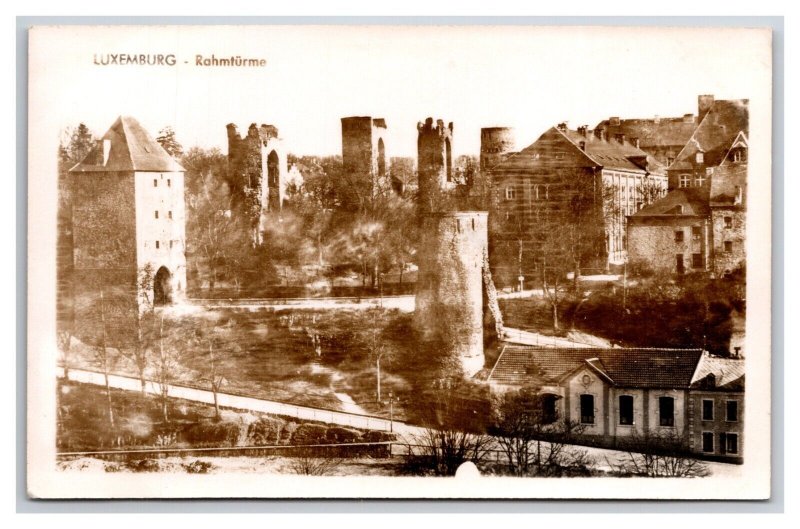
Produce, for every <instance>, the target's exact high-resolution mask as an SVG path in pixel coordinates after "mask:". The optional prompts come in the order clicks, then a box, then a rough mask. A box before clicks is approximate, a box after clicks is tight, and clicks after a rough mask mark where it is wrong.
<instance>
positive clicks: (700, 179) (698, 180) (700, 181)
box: [694, 175, 706, 187]
mask: <svg viewBox="0 0 800 529" xmlns="http://www.w3.org/2000/svg"><path fill="white" fill-rule="evenodd" d="M705 183H706V177H705V176H703V175H697V176H696V177H695V178H694V186H695V187H703V186H704V185H705Z"/></svg>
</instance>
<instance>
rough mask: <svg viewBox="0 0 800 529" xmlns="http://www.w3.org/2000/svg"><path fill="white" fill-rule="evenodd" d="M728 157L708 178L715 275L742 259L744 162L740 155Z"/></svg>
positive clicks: (745, 205)
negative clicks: (735, 159) (736, 157)
mask: <svg viewBox="0 0 800 529" xmlns="http://www.w3.org/2000/svg"><path fill="white" fill-rule="evenodd" d="M734 148H740V147H734ZM744 149H746V147H744ZM728 158H729V160H730V161H726V162H724V163H723V164H722V165H720V166H719V167H718V168H717V169H716V171H715V173H714V175H713V176H712V177H711V188H710V189H709V198H708V207H709V210H710V214H711V215H710V219H711V235H712V237H711V240H712V250H711V253H712V263H713V266H712V270H713V272H714V274H715V275H716V276H717V277H722V276H725V275H727V274H729V273H731V272H732V271H734V270H736V269H737V268H739V267H742V266H743V265H744V263H745V260H746V255H745V227H746V225H747V222H746V221H747V162H746V161H745V159H744V158H743V157H739V160H740V161H732V158H733V157H730V156H729V157H728Z"/></svg>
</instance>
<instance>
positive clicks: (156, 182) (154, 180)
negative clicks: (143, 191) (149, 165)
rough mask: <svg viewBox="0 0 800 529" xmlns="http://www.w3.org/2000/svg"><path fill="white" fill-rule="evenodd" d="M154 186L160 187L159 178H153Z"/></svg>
mask: <svg viewBox="0 0 800 529" xmlns="http://www.w3.org/2000/svg"><path fill="white" fill-rule="evenodd" d="M153 187H158V179H156V178H153Z"/></svg>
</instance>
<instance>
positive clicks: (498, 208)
mask: <svg viewBox="0 0 800 529" xmlns="http://www.w3.org/2000/svg"><path fill="white" fill-rule="evenodd" d="M491 177H492V185H493V192H494V194H495V196H494V197H493V206H494V208H493V209H494V211H493V215H491V216H490V224H491V226H490V245H491V250H492V251H491V253H490V255H491V256H492V260H493V270H492V272H493V275H494V276H495V278H497V279H499V283H501V284H502V285H503V286H509V285H513V286H517V285H518V284H522V285H523V286H525V285H524V282H525V281H526V280H527V281H530V280H531V279H532V278H534V277H537V276H538V274H539V267H540V266H542V257H543V256H546V255H548V254H549V255H550V256H551V257H552V254H553V252H554V250H553V249H552V248H548V247H547V244H548V241H552V239H553V238H554V234H555V233H557V232H558V231H559V230H561V231H565V230H566V227H568V226H574V227H575V228H577V229H575V230H572V233H573V234H574V235H575V237H579V238H580V241H578V244H576V245H575V247H576V248H578V252H576V253H579V255H578V258H579V261H580V265H581V267H582V268H583V269H584V270H585V271H594V272H597V271H605V270H606V269H607V268H608V267H609V266H610V265H614V264H622V263H624V261H625V258H626V252H625V218H626V216H627V215H631V214H633V213H634V212H635V211H637V210H639V209H640V208H642V207H643V206H644V205H645V204H648V203H649V202H652V201H653V200H655V199H656V198H658V197H660V196H662V195H663V194H664V193H665V192H666V189H667V178H666V173H665V168H664V166H663V165H662V164H660V163H659V162H658V160H656V159H655V158H654V157H653V156H652V155H650V154H648V153H646V152H644V151H642V150H641V149H639V148H637V147H636V146H635V145H633V144H632V143H630V141H628V140H626V139H625V138H623V137H621V136H618V137H616V138H609V137H608V136H606V134H605V132H604V131H602V130H595V131H592V130H589V129H588V127H585V126H584V127H579V128H578V129H577V130H571V129H569V128H568V127H567V126H566V124H564V123H562V124H560V125H558V126H556V127H552V128H550V129H549V130H547V131H546V132H545V133H544V134H542V135H541V136H540V137H539V139H537V140H536V141H535V142H534V143H532V144H531V145H529V146H528V147H526V148H525V149H523V150H522V151H520V152H518V153H514V154H511V155H509V156H508V157H507V158H506V159H505V160H504V161H502V162H500V163H499V164H497V165H495V166H494V167H492V169H491ZM556 238H557V239H561V240H564V241H567V240H568V239H569V234H568V233H567V234H566V235H564V237H563V238H562V237H561V236H556ZM518 280H519V283H517V281H518Z"/></svg>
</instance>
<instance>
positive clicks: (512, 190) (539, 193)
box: [506, 184, 550, 200]
mask: <svg viewBox="0 0 800 529" xmlns="http://www.w3.org/2000/svg"><path fill="white" fill-rule="evenodd" d="M532 193H533V196H532V198H533V200H547V199H549V198H550V184H542V185H535V186H533V188H532ZM516 198H517V188H516V187H514V186H509V187H506V200H516Z"/></svg>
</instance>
